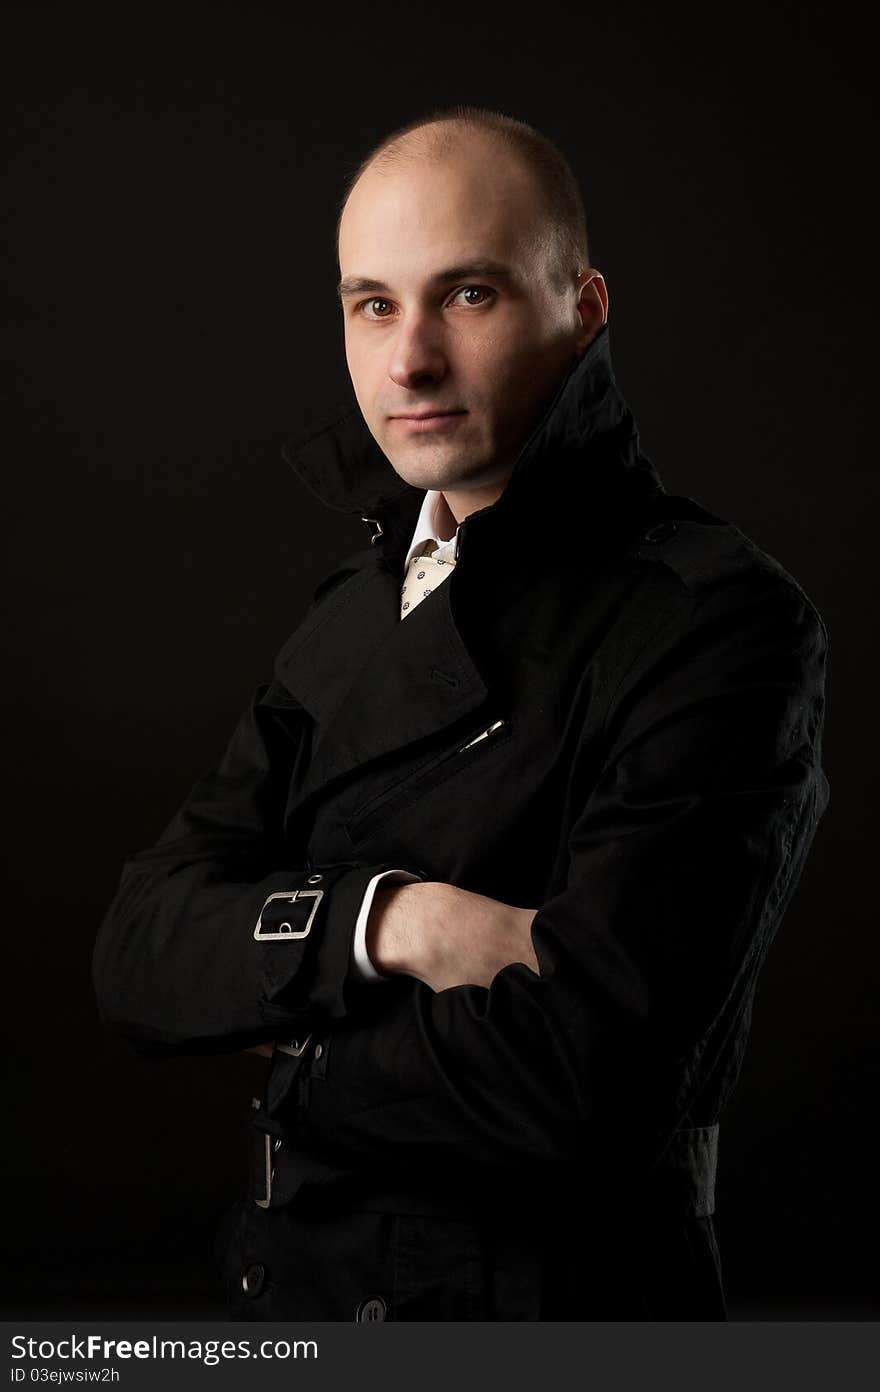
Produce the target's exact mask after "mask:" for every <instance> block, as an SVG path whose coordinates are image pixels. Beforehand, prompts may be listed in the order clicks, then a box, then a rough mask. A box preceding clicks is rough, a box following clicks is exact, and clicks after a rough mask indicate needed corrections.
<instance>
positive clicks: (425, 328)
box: [388, 317, 447, 388]
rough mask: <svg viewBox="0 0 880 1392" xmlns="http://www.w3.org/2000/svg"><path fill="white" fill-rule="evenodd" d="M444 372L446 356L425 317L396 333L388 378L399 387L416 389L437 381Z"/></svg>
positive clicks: (434, 330)
mask: <svg viewBox="0 0 880 1392" xmlns="http://www.w3.org/2000/svg"><path fill="white" fill-rule="evenodd" d="M446 370H447V365H446V356H445V353H444V351H443V346H442V344H441V342H440V339H439V337H438V335H437V331H436V328H434V327H433V326H432V325H430V324H429V323H428V322H427V321H426V320H425V319H424V318H422V317H419V318H417V319H414V320H411V321H410V322H409V323H408V324H406V325H403V326H401V328H400V329H399V330H398V331H397V332H396V333H395V335H394V342H393V344H392V346H391V358H390V360H389V363H388V375H389V377H390V378H391V380H392V381H393V382H396V383H397V385H398V386H399V387H407V388H414V387H415V388H417V387H419V386H422V385H423V384H424V383H425V382H439V381H441V380H442V379H443V377H445V375H446Z"/></svg>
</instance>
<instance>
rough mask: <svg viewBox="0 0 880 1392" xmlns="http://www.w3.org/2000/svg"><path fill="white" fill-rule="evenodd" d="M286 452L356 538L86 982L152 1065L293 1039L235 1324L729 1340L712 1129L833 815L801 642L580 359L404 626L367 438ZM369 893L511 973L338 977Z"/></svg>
mask: <svg viewBox="0 0 880 1392" xmlns="http://www.w3.org/2000/svg"><path fill="white" fill-rule="evenodd" d="M286 453H287V457H288V459H289V461H290V462H291V463H292V465H293V467H294V468H295V470H296V471H297V473H298V474H299V476H300V478H301V479H302V480H303V482H304V483H305V484H306V485H307V486H308V487H309V488H310V489H312V490H313V491H314V492H315V493H317V494H318V495H319V496H320V497H321V498H322V499H323V500H324V501H325V502H326V503H327V505H328V506H330V507H334V508H338V509H341V510H344V511H349V512H354V513H357V514H358V515H360V516H363V517H364V519H365V521H366V522H367V526H368V527H369V529H370V539H368V537H367V536H366V535H365V539H364V544H363V546H362V547H360V548H359V549H358V550H357V551H355V552H354V553H353V554H351V555H350V556H348V557H347V558H346V559H345V560H343V561H342V562H341V563H340V564H339V565H337V566H336V568H335V569H334V570H333V571H332V573H330V574H329V575H328V576H327V577H326V578H325V579H324V580H323V581H322V582H321V584H320V585H319V586H318V588H317V590H316V591H315V593H314V597H313V601H312V603H311V605H310V607H309V609H308V612H307V613H306V615H305V617H304V618H303V620H302V622H301V624H300V626H299V627H298V628H297V630H296V632H295V633H294V634H293V635H292V637H291V638H290V639H289V640H288V642H287V643H286V644H285V645H284V647H283V648H282V650H281V651H280V653H279V654H278V656H277V659H276V662H275V666H274V672H273V675H272V679H271V680H270V681H268V682H265V683H263V684H262V685H260V686H259V688H258V689H257V690H256V693H255V695H254V697H253V701H252V703H251V704H250V706H249V709H248V710H247V711H246V712H245V713H244V715H243V716H242V719H241V721H240V724H239V725H238V728H237V729H236V731H235V732H234V734H233V737H232V740H231V743H230V744H229V747H228V749H227V750H226V753H225V755H224V756H223V758H222V760H221V761H220V762H219V763H218V765H217V767H216V769H215V770H214V771H213V772H211V773H209V774H208V775H207V776H206V777H205V778H203V779H202V780H201V781H200V782H199V783H198V784H197V785H196V787H195V788H194V789H193V790H192V792H191V793H190V795H189V797H188V798H187V799H186V801H185V803H184V805H183V806H182V808H181V809H180V811H179V812H178V814H177V815H176V816H175V818H174V819H173V821H172V822H171V824H170V825H169V827H168V828H167V829H166V831H165V832H164V834H163V835H162V836H161V838H160V839H159V841H158V843H157V844H156V845H155V846H154V847H153V848H152V849H150V850H146V851H144V852H142V853H140V854H137V855H134V856H132V857H131V859H129V860H128V861H127V863H126V865H125V867H124V870H123V874H122V880H121V884H120V887H119V890H118V893H117V895H116V897H115V899H114V901H113V903H112V905H111V906H110V908H109V910H108V912H107V915H106V917H105V920H104V922H103V924H102V926H101V929H100V932H99V935H98V940H97V943H96V947H95V955H94V983H95V988H96V992H97V998H98V1003H99V1008H100V1011H101V1014H102V1017H103V1019H104V1021H105V1023H106V1024H107V1026H108V1027H109V1028H111V1029H112V1030H114V1031H116V1032H118V1033H119V1034H121V1035H123V1036H125V1037H127V1038H128V1039H129V1040H130V1041H132V1043H133V1044H134V1045H135V1046H136V1047H137V1048H138V1049H139V1050H141V1051H142V1052H144V1053H147V1054H149V1053H155V1054H159V1053H168V1052H171V1053H196V1052H199V1051H211V1052H217V1051H224V1050H225V1051H229V1050H235V1049H241V1048H243V1047H246V1046H248V1045H251V1044H253V1043H255V1042H258V1041H265V1040H268V1039H277V1040H280V1041H282V1045H283V1047H279V1048H278V1049H276V1052H275V1054H274V1057H273V1059H272V1061H271V1063H270V1062H269V1061H268V1060H267V1061H266V1068H267V1073H268V1076H267V1079H266V1086H265V1090H264V1094H263V1096H262V1098H261V1099H260V1101H261V1105H260V1106H259V1108H258V1109H255V1111H254V1113H253V1122H252V1124H251V1136H252V1141H253V1146H254V1163H253V1173H252V1176H251V1185H250V1188H249V1191H248V1193H247V1196H246V1197H242V1198H241V1200H240V1201H238V1202H237V1203H236V1204H235V1205H233V1207H232V1208H231V1210H230V1212H229V1214H228V1215H227V1218H226V1220H225V1222H224V1223H223V1224H222V1225H221V1230H220V1232H219V1233H218V1241H217V1253H218V1258H219V1261H220V1264H221V1266H222V1269H223V1272H224V1274H225V1276H226V1278H227V1281H228V1292H229V1309H230V1314H231V1316H232V1318H236V1319H253V1320H268V1319H282V1318H319V1319H331V1320H334V1319H340V1320H349V1319H351V1320H354V1319H359V1320H362V1321H369V1320H373V1319H382V1318H385V1319H402V1320H408V1319H425V1320H432V1319H437V1320H444V1319H466V1320H508V1319H514V1320H519V1319H528V1320H537V1319H543V1320H550V1319H625V1318H626V1319H628V1318H636V1319H639V1318H649V1319H689V1318H697V1319H699V1318H709V1319H711V1318H724V1317H725V1305H724V1295H723V1284H722V1279H721V1267H720V1259H719V1253H718V1248H717V1244H716V1239H715V1233H714V1230H713V1219H712V1214H713V1211H714V1178H715V1167H716V1158H717V1141H718V1124H719V1117H720V1114H721V1112H722V1109H723V1107H724V1104H725V1102H726V1100H727V1098H728V1097H729V1095H730V1092H731V1089H732V1088H733V1086H734V1084H735V1081H736V1079H737V1076H738V1073H739V1070H740V1065H741V1061H742V1056H743V1050H744V1047H745V1044H746V1039H747V1034H748V1029H749V1022H750V1013H751V1009H752V1002H753V996H754V991H755V984H756V978H757V976H758V972H759V968H760V966H761V963H762V961H763V958H764V955H765V953H766V951H767V948H768V946H769V944H770V942H771V940H772V938H773V935H774V933H775V931H776V929H777V927H778V925H779V922H780V920H781V918H782V915H783V913H784V911H785V908H786V905H787V903H788V901H789V899H790V897H791V894H792V892H793V890H794V888H795V886H796V884H797V882H798V879H799V876H800V873H801V870H802V867H803V864H804V859H805V856H806V854H807V852H808V849H809V847H810V844H811V841H812V839H813V835H814V832H815V829H816V824H817V822H818V819H819V818H820V816H821V814H822V812H823V811H824V809H825V807H826V804H827V802H828V797H829V788H828V782H827V779H826V776H825V774H824V772H823V770H822V767H821V736H822V723H823V708H824V674H825V660H826V649H827V633H826V630H825V627H824V625H823V622H822V620H821V618H820V617H819V615H818V613H817V612H816V609H815V607H814V606H813V604H812V603H811V601H810V599H809V598H808V597H807V595H806V594H805V593H804V591H803V589H802V588H801V587H800V585H799V584H798V583H797V582H796V581H795V580H794V579H793V578H792V576H791V575H789V574H788V573H787V572H786V571H785V570H784V569H783V568H782V566H781V565H780V564H779V563H778V562H777V561H775V560H774V559H773V558H772V557H770V556H769V555H767V554H766V553H764V552H763V551H761V550H760V549H759V548H758V547H757V546H756V545H755V544H754V543H753V542H752V541H751V540H750V539H749V538H748V537H746V536H745V535H744V534H743V533H742V531H740V530H739V529H738V528H737V527H736V526H734V525H732V524H731V523H729V522H727V521H724V520H723V519H721V518H719V517H716V516H714V515H713V514H711V513H709V512H707V511H706V510H705V509H704V508H703V507H701V506H700V505H699V504H698V503H696V502H695V501H694V500H693V499H691V498H688V497H679V496H674V495H670V494H668V493H667V492H666V491H665V489H664V487H663V485H662V483H661V481H660V478H659V476H658V474H657V471H656V470H655V468H654V467H653V465H652V464H651V462H650V460H649V459H648V458H647V457H646V456H645V454H644V453H643V452H642V450H641V448H640V444H639V436H638V431H637V428H636V425H635V422H634V419H633V417H632V414H631V412H630V410H629V408H628V406H627V405H626V403H625V401H624V399H623V397H622V396H621V394H620V392H619V390H618V387H617V385H616V382H615V379H614V375H613V371H612V366H611V358H610V350H609V338H608V329H607V327H605V328H603V329H602V330H601V332H600V333H599V335H598V336H597V338H596V339H595V340H594V341H593V342H592V344H591V345H590V347H589V348H588V350H587V352H586V353H585V354H584V356H583V357H582V358H581V359H580V360H579V361H577V362H576V363H575V364H574V365H573V366H572V368H571V370H570V371H569V372H568V374H567V376H566V377H565V379H564V380H563V381H562V383H561V384H560V387H559V390H558V392H557V393H556V396H555V398H554V400H553V401H552V403H551V404H550V406H549V407H548V409H547V411H546V413H545V415H544V417H543V418H542V419H541V420H540V421H539V422H538V424H537V425H536V427H535V429H534V431H533V432H532V435H531V436H530V438H529V439H528V441H527V442H526V444H525V445H524V447H523V449H522V451H521V452H520V455H519V456H518V458H517V461H516V465H515V467H514V471H513V474H512V476H511V478H510V480H509V482H508V485H507V487H506V488H505V490H504V493H503V494H502V495H501V497H500V498H499V499H498V500H497V501H496V503H494V504H493V505H492V506H490V507H487V508H483V509H482V510H480V511H479V512H476V513H473V514H471V516H469V517H468V518H467V519H466V520H465V522H464V523H463V525H462V527H461V529H460V532H459V550H458V559H457V565H456V567H455V569H454V571H453V572H452V573H451V575H450V576H449V578H448V579H447V580H446V581H445V582H444V584H443V585H441V586H439V587H438V588H437V589H436V590H435V591H434V593H433V594H432V595H430V596H429V597H428V598H427V599H426V600H425V601H423V602H422V603H421V604H420V605H419V606H418V607H417V608H416V609H415V610H414V611H413V612H412V613H411V614H410V615H409V616H408V617H407V618H406V620H405V621H401V619H400V608H399V604H400V586H401V583H402V574H403V562H404V557H405V553H406V550H407V547H408V543H409V540H410V538H411V534H412V530H413V527H414V524H415V520H416V517H417V514H418V511H419V507H420V505H421V502H422V498H423V496H424V494H423V492H422V491H421V490H418V489H415V488H413V487H412V486H411V485H409V484H407V483H405V482H404V481H403V480H402V479H401V478H400V477H399V476H398V475H397V474H395V473H394V471H393V469H392V468H391V466H390V464H389V463H388V461H387V460H386V459H385V457H384V455H382V454H381V452H380V451H379V450H378V448H377V447H376V445H375V444H374V442H373V440H372V437H371V436H370V435H369V433H368V432H367V430H366V427H365V425H364V422H363V419H362V417H361V415H360V412H359V410H358V408H357V406H356V405H347V406H346V408H345V409H344V410H342V411H340V412H337V413H336V414H335V415H334V416H333V417H332V418H331V419H326V420H324V421H322V422H321V423H320V424H319V425H318V426H317V427H316V428H314V429H313V430H311V431H310V432H308V434H307V435H304V436H303V437H302V438H300V439H299V440H297V441H295V442H293V443H292V444H291V445H289V446H288V447H287V450H286ZM707 467H708V468H710V467H711V452H710V451H707ZM490 727H493V728H492V731H491V733H490V734H488V735H487V736H486V737H485V738H483V739H477V738H476V737H477V736H478V735H480V734H481V733H482V732H483V731H485V730H488V729H489V728H490ZM474 741H475V742H474ZM394 867H402V868H404V869H408V870H410V871H413V872H415V873H416V874H418V875H421V876H422V877H423V878H425V879H430V880H441V881H446V882H449V883H452V884H455V885H458V886H460V887H462V888H464V889H467V890H473V891H476V892H477V893H480V894H484V895H489V896H491V897H492V898H495V899H498V900H501V901H503V902H505V903H508V904H512V905H517V906H519V907H524V908H537V909H538V913H537V916H536V917H535V920H534V923H533V928H532V937H533V941H534V947H535V952H536V955H537V958H538V962H539V965H540V975H538V974H536V973H534V972H532V971H531V970H530V969H529V968H528V967H526V966H525V965H524V964H521V963H517V964H513V965H511V966H508V967H506V968H505V969H504V970H503V971H501V972H499V973H498V975H497V976H496V977H495V979H494V981H493V982H492V984H491V986H490V987H489V988H488V989H486V988H483V987H477V986H459V987H455V988H452V989H448V990H445V991H441V992H438V993H435V992H434V991H432V990H431V989H430V988H429V987H428V986H427V985H426V984H424V983H423V982H421V981H419V980H417V979H416V978H414V977H410V976H404V975H398V976H395V977H391V978H389V979H388V980H387V981H385V982H382V983H380V984H368V983H364V982H362V981H360V980H359V979H358V977H357V974H356V972H355V970H354V966H353V958H352V938H353V928H354V922H355V917H356V913H357V909H358V906H359V904H360V902H361V898H362V896H363V893H364V890H365V888H366V885H367V883H368V881H369V880H370V879H371V877H372V876H373V875H374V874H375V873H376V872H377V871H378V870H381V869H391V868H394ZM273 896H274V897H273Z"/></svg>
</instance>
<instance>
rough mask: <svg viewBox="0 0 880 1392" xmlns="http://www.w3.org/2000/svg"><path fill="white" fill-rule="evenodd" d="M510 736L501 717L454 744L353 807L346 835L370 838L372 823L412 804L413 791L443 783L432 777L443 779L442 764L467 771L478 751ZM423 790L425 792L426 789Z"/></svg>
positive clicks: (391, 815)
mask: <svg viewBox="0 0 880 1392" xmlns="http://www.w3.org/2000/svg"><path fill="white" fill-rule="evenodd" d="M509 735H510V721H509V720H508V719H507V718H506V717H505V716H502V717H501V718H500V719H499V720H493V721H492V722H491V724H489V725H485V726H482V727H481V728H480V729H479V730H478V731H477V733H476V734H475V735H473V736H471V738H470V739H468V740H465V742H464V744H457V745H456V746H455V748H454V749H447V750H445V751H444V752H443V753H442V754H438V755H436V756H435V757H434V758H433V759H428V760H427V762H425V763H424V764H420V765H419V767H418V768H416V769H414V770H413V771H412V772H411V773H408V774H406V775H405V777H404V778H402V779H399V780H398V781H397V782H396V783H393V784H392V785H391V787H390V788H383V790H382V792H381V793H377V794H376V795H375V796H374V797H373V798H371V799H370V801H369V802H365V803H362V804H361V806H360V807H358V808H356V810H355V812H354V813H353V815H352V817H351V819H350V820H349V822H348V824H347V828H346V829H347V831H348V834H349V836H350V837H351V838H352V840H355V839H356V838H363V837H365V836H367V835H369V832H370V830H371V829H372V827H373V825H374V824H375V823H377V822H379V821H385V820H386V819H390V818H391V817H394V816H396V815H397V813H398V812H399V811H400V810H401V808H403V807H407V806H409V804H410V803H411V802H412V801H414V798H413V796H412V794H413V790H414V788H416V787H417V786H418V785H419V784H421V783H424V782H426V780H431V781H430V787H434V786H435V783H436V782H442V776H441V777H440V778H439V779H435V778H434V775H435V774H437V773H441V771H444V772H443V776H445V765H447V764H451V763H453V762H455V763H457V764H458V765H459V767H461V768H466V767H467V766H468V765H469V764H470V763H471V761H472V760H473V759H474V757H475V756H476V754H477V753H478V752H479V751H480V750H485V749H488V748H492V747H494V745H496V744H497V743H499V741H501V740H504V739H506V738H508V736H509ZM455 772H457V769H449V773H450V774H452V773H455ZM425 791H428V789H427V788H426V790H425Z"/></svg>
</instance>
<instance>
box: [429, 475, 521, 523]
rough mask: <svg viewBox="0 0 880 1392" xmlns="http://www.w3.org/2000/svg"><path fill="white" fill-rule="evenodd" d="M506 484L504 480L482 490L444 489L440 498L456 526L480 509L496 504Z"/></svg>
mask: <svg viewBox="0 0 880 1392" xmlns="http://www.w3.org/2000/svg"><path fill="white" fill-rule="evenodd" d="M506 483H507V479H506V478H504V479H502V480H501V481H500V482H498V483H489V484H486V485H485V486H484V487H482V488H467V489H458V490H456V489H454V488H446V489H444V490H443V492H442V493H441V495H440V496H441V498H442V499H443V501H444V502H445V505H446V509H447V510H448V512H449V513H450V514H451V516H452V517H453V518H454V519H455V525H456V526H457V525H458V524H459V523H460V522H463V521H464V519H465V518H466V517H469V516H470V514H471V513H472V512H479V511H480V509H481V508H486V507H491V505H492V503H494V502H497V500H498V499H499V498H500V497H501V494H502V493H503V492H504V488H505V485H506ZM441 513H442V509H441ZM441 520H442V518H441Z"/></svg>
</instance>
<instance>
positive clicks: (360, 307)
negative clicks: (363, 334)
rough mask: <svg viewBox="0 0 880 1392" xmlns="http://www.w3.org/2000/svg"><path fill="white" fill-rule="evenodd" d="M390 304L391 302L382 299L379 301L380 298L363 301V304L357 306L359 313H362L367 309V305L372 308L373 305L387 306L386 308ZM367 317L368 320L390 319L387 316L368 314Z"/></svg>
mask: <svg viewBox="0 0 880 1392" xmlns="http://www.w3.org/2000/svg"><path fill="white" fill-rule="evenodd" d="M390 303H391V302H390V300H382V299H379V298H374V299H372V300H362V301H361V303H360V304H359V305H358V306H357V310H358V313H361V311H362V310H364V309H365V308H366V306H367V305H371V306H372V305H386V306H388V305H389V304H390ZM366 317H367V318H368V319H387V318H388V315H387V314H368V315H367V316H366Z"/></svg>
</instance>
